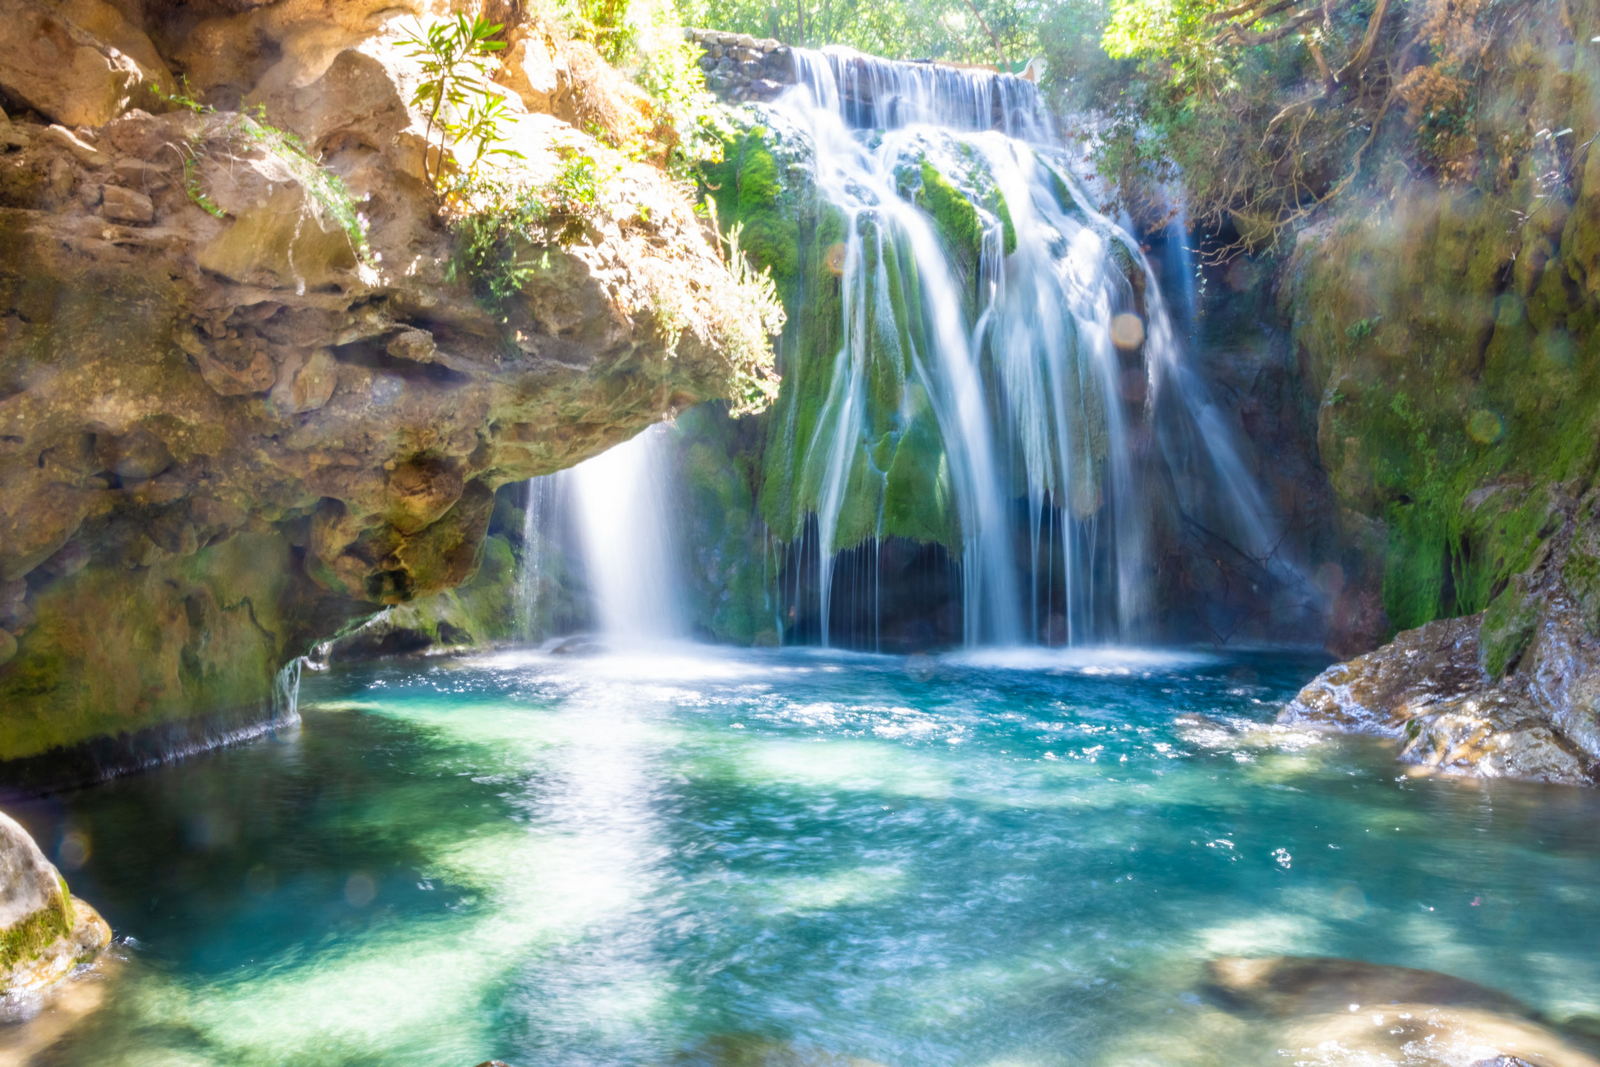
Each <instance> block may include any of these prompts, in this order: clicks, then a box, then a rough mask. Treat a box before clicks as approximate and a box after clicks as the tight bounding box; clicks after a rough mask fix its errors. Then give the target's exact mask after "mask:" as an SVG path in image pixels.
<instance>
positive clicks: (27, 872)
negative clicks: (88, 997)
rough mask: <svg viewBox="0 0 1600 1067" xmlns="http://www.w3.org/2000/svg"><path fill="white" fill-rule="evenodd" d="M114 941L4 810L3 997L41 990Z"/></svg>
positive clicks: (0, 855) (0, 896)
mask: <svg viewBox="0 0 1600 1067" xmlns="http://www.w3.org/2000/svg"><path fill="white" fill-rule="evenodd" d="M110 941H111V928H110V927H109V926H107V925H106V922H105V920H104V919H102V918H100V915H99V913H98V912H96V911H95V910H94V908H92V907H90V906H89V905H88V904H86V903H84V902H83V901H81V900H79V899H78V898H76V897H74V896H73V895H72V894H71V893H70V892H69V891H68V890H67V883H66V880H65V879H64V878H62V877H61V874H60V872H58V871H57V870H56V869H55V867H54V866H53V865H52V864H51V863H50V861H49V860H47V859H45V857H44V853H42V852H40V851H39V846H38V845H36V844H34V842H33V838H31V837H29V836H28V832H27V831H26V830H24V829H23V828H22V827H21V826H19V825H17V823H16V822H15V820H13V819H12V818H11V817H10V816H8V815H5V814H3V813H0V998H14V997H17V996H19V995H23V994H30V993H37V992H39V991H40V990H42V989H44V988H45V987H47V986H49V985H51V984H52V983H54V982H57V981H60V980H61V979H62V978H64V977H66V976H67V975H68V974H70V973H71V972H72V970H73V969H74V968H75V967H77V966H78V965H79V964H81V963H86V962H88V961H89V960H92V959H94V957H95V956H96V955H98V954H99V952H100V950H101V949H103V948H105V946H106V945H107V944H109V943H110Z"/></svg>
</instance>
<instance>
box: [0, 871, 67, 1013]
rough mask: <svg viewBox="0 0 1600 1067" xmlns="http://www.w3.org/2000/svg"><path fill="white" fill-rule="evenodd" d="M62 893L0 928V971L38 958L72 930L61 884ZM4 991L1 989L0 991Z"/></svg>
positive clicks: (2, 971)
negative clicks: (47, 903) (45, 904)
mask: <svg viewBox="0 0 1600 1067" xmlns="http://www.w3.org/2000/svg"><path fill="white" fill-rule="evenodd" d="M62 894H63V895H62V896H61V897H60V898H59V899H56V900H53V901H51V903H50V904H49V905H48V906H46V907H43V908H40V909H39V910H38V911H36V912H33V913H32V914H31V915H27V916H25V917H23V918H22V919H20V920H18V921H17V922H15V923H12V924H11V926H9V927H8V928H6V929H5V930H3V931H0V974H3V973H5V972H7V971H10V970H11V969H12V968H13V967H16V966H17V965H18V964H22V963H27V962H28V961H29V960H35V959H38V958H39V956H40V955H41V954H42V953H43V952H44V950H45V949H47V948H49V947H50V946H51V945H52V944H54V943H55V942H56V941H57V940H58V939H60V938H63V937H66V936H67V935H68V934H70V933H72V910H71V905H70V904H69V903H68V900H70V899H71V898H70V897H68V896H67V895H66V883H65V882H63V883H62ZM0 991H3V990H0Z"/></svg>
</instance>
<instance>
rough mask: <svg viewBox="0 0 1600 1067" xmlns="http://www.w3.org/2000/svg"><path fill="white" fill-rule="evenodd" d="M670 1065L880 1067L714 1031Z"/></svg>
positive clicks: (767, 1039)
mask: <svg viewBox="0 0 1600 1067" xmlns="http://www.w3.org/2000/svg"><path fill="white" fill-rule="evenodd" d="M671 1062H672V1065H673V1067H883V1065H882V1064H879V1063H876V1062H874V1061H872V1060H863V1059H860V1058H858V1057H856V1056H842V1055H839V1054H838V1053H834V1052H827V1051H824V1050H822V1049H815V1048H807V1047H805V1046H802V1045H797V1044H793V1043H791V1042H788V1041H780V1040H777V1039H776V1038H770V1037H759V1036H757V1035H754V1034H718V1035H716V1036H714V1037H709V1038H707V1039H706V1040H705V1041H703V1042H701V1043H700V1044H698V1045H696V1046H695V1047H694V1048H692V1049H688V1050H686V1051H684V1052H680V1053H678V1055H676V1056H674V1057H673V1058H672V1061H671Z"/></svg>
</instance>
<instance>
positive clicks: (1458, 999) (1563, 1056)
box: [1205, 956, 1600, 1067]
mask: <svg viewBox="0 0 1600 1067" xmlns="http://www.w3.org/2000/svg"><path fill="white" fill-rule="evenodd" d="M1205 991H1206V992H1207V993H1208V994H1210V995H1211V997H1212V998H1213V999H1217V1000H1220V1001H1221V1002H1222V1003H1223V1004H1224V1005H1225V1006H1226V1007H1228V1008H1229V1009H1231V1010H1233V1011H1235V1012H1238V1013H1241V1014H1243V1015H1245V1016H1247V1017H1253V1018H1255V1019H1256V1020H1257V1022H1258V1025H1260V1026H1261V1028H1262V1030H1263V1033H1264V1035H1265V1038H1264V1040H1265V1042H1266V1043H1267V1045H1268V1047H1269V1048H1272V1049H1274V1050H1278V1052H1279V1055H1283V1054H1284V1053H1285V1052H1289V1053H1291V1054H1293V1053H1301V1054H1306V1055H1314V1056H1315V1062H1320V1063H1335V1062H1338V1063H1406V1064H1415V1065H1417V1067H1425V1065H1438V1067H1446V1065H1455V1064H1474V1065H1477V1067H1482V1065H1486V1064H1496V1063H1498V1064H1502V1065H1506V1067H1509V1065H1513V1064H1521V1063H1526V1064H1529V1065H1538V1067H1600V1059H1597V1058H1596V1057H1595V1056H1594V1055H1593V1053H1592V1052H1591V1051H1590V1050H1589V1049H1587V1048H1586V1047H1585V1046H1584V1044H1583V1043H1582V1042H1581V1041H1580V1040H1579V1039H1578V1038H1577V1037H1575V1036H1574V1035H1569V1034H1565V1033H1562V1032H1560V1031H1559V1030H1557V1029H1556V1028H1554V1027H1552V1026H1550V1025H1548V1024H1547V1023H1546V1022H1544V1021H1543V1020H1541V1019H1540V1018H1539V1017H1538V1016H1537V1014H1536V1013H1534V1012H1533V1011H1532V1010H1531V1009H1529V1008H1528V1007H1527V1006H1525V1005H1524V1004H1522V1003H1521V1002H1519V1001H1517V1000H1516V999H1515V998H1513V997H1510V996H1507V995H1506V994H1504V993H1501V992H1499V991H1497V990H1494V989H1488V988H1486V987H1484V986H1480V985H1477V984H1476V983H1473V982H1468V981H1466V980H1464V979H1460V978H1454V977H1452V976H1450V975H1447V974H1439V973H1438V972H1435V971H1424V970H1416V969H1413V968H1409V967H1389V966H1384V965H1382V964H1376V963H1367V962H1365V961H1362V960H1349V959H1336V958H1329V957H1299V956H1270V957H1260V958H1247V957H1224V958H1221V959H1215V960H1211V961H1210V962H1209V963H1208V964H1207V965H1206V985H1205Z"/></svg>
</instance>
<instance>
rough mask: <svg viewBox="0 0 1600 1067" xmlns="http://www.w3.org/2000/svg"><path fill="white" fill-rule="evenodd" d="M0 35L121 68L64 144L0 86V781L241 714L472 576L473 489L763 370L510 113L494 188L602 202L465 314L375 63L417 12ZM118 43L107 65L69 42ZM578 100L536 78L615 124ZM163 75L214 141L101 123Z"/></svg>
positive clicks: (676, 240) (386, 61)
mask: <svg viewBox="0 0 1600 1067" xmlns="http://www.w3.org/2000/svg"><path fill="white" fill-rule="evenodd" d="M11 2H12V3H13V4H17V3H20V4H22V6H23V7H24V8H26V9H27V12H28V13H29V17H35V16H37V17H40V18H43V17H46V15H49V16H50V17H54V18H58V19H69V18H70V19H71V20H72V25H71V27H70V29H71V32H70V33H69V34H67V36H66V37H64V38H63V40H68V41H71V42H76V43H77V45H81V46H82V47H89V48H91V50H94V49H100V50H101V51H104V50H110V51H115V52H116V54H118V55H129V56H133V57H134V58H135V59H138V58H139V57H140V56H141V55H143V56H145V57H146V58H148V59H150V62H149V63H147V64H145V66H147V67H148V68H149V70H147V71H145V73H142V74H140V75H139V78H138V79H132V80H130V79H129V78H125V79H123V80H122V81H118V82H117V83H116V84H118V85H119V86H122V90H127V91H126V92H123V95H122V96H118V97H117V98H116V99H115V100H114V101H113V102H111V103H108V104H107V105H106V106H105V108H104V109H103V110H102V111H99V112H94V113H92V114H91V113H88V112H83V111H80V110H77V109H75V107H74V106H72V105H73V104H75V103H76V102H78V101H80V99H81V97H82V93H81V91H79V90H76V89H74V90H70V91H63V92H62V93H60V94H56V95H51V94H52V92H53V88H52V86H53V84H54V83H53V81H52V80H51V79H52V78H56V77H57V75H59V74H61V72H60V71H54V72H47V71H35V70H34V69H33V68H31V67H26V68H24V67H12V66H9V65H7V64H5V63H0V67H5V68H6V71H5V79H6V80H5V81H4V86H3V87H4V89H5V91H6V92H7V93H8V94H10V95H11V96H12V97H13V98H18V99H22V100H24V101H26V102H27V104H28V106H29V107H31V108H32V109H33V112H31V113H29V114H27V115H14V116H13V119H16V120H17V121H7V120H5V119H0V709H3V710H0V760H16V759H18V758H23V757H33V756H37V755H39V754H41V753H46V752H50V751H52V750H55V749H59V748H60V747H61V746H66V745H72V744H75V743H78V742H81V741H84V740H85V739H90V738H103V737H106V736H108V735H124V736H126V737H133V736H135V735H137V734H138V733H139V732H140V731H144V730H147V729H149V728H151V727H154V726H158V725H162V724H170V723H173V722H177V721H184V720H187V719H188V718H190V717H191V716H193V715H195V714H196V713H197V712H200V711H206V712H215V711H226V710H236V709H247V710H250V711H255V710H259V708H260V707H261V705H262V702H263V699H264V698H265V697H266V695H267V694H268V693H269V692H270V690H271V683H272V678H273V673H274V671H275V670H276V669H277V667H278V666H280V665H281V664H282V663H283V662H284V661H286V660H287V659H289V658H291V657H293V656H295V655H297V654H300V653H301V652H304V651H306V650H307V648H308V647H309V645H310V643H311V642H312V641H313V640H314V639H315V638H317V637H325V636H327V635H329V634H331V633H333V632H334V631H335V630H337V629H338V628H339V626H340V625H341V624H342V623H344V622H345V621H347V620H349V619H351V618H353V617H357V616H359V615H361V614H364V613H370V612H371V611H374V610H376V609H377V608H378V607H380V606H382V605H390V604H404V603H408V602H410V601H411V600H413V599H414V598H417V597H421V596H426V595H428V594H432V593H436V592H439V591H442V590H446V589H449V588H451V587H453V586H456V585H458V584H460V583H461V582H463V581H464V580H466V579H467V578H468V577H469V576H470V575H471V574H473V573H474V571H475V570H476V568H477V567H478V565H479V562H480V559H481V546H482V544H483V540H484V536H485V533H486V531H487V528H488V523H489V518H490V514H491V511H492V508H493V500H494V491H495V490H496V489H497V488H498V487H499V486H501V485H503V484H505V483H507V482H511V481H515V480H520V479H523V478H526V477H529V476H531V475H534V474H540V473H546V472H549V471H553V470H556V469H559V468H561V467H564V466H568V465H570V464H572V463H574V462H577V461H579V460H581V459H583V458H585V457H587V456H589V455H592V454H594V453H596V452H598V451H600V450H602V449H604V448H606V447H608V446H609V445H611V444H614V443H616V442H618V441H621V440H623V439H625V438H627V437H628V436H631V435H632V434H633V433H635V432H637V431H638V430H639V429H641V428H643V427H644V426H645V425H647V424H649V423H650V422H652V421H655V420H657V419H659V418H661V417H663V416H664V415H667V414H670V413H672V412H675V411H677V410H679V409H681V408H683V407H685V406H687V405H690V404H693V403H696V402H699V401H701V400H705V399H710V398H715V397H719V396H726V395H728V394H729V392H730V390H731V389H732V388H734V384H735V382H736V381H737V380H748V373H749V371H750V370H751V368H752V366H756V365H758V364H759V363H760V362H761V360H762V359H763V358H765V357H764V356H763V355H761V354H762V353H765V354H770V350H769V348H768V346H767V339H766V338H765V336H763V332H762V327H761V324H760V323H759V322H758V321H756V320H755V319H754V318H752V316H751V315H749V314H747V313H746V311H745V307H746V298H745V294H744V292H743V291H742V290H741V289H740V287H739V285H738V284H737V283H736V282H735V281H734V280H733V279H732V277H731V276H730V275H729V273H728V272H727V270H726V269H725V268H724V266H723V264H722V260H721V256H720V253H719V251H718V250H717V249H716V247H715V246H714V244H713V242H712V241H711V240H710V239H709V237H708V235H707V232H706V229H705V224H704V222H703V221H702V220H701V219H699V218H697V217H696V216H695V215H694V213H693V212H692V210H691V205H690V203H689V200H688V197H687V195H686V194H685V192H684V191H683V190H682V189H681V188H680V187H679V186H678V185H677V184H675V183H674V182H672V181H671V180H669V179H668V178H667V177H666V175H665V174H664V173H663V172H662V171H661V170H659V169H658V168H656V167H655V166H653V165H650V164H648V163H640V162H633V161H630V160H628V159H627V158H625V157H623V156H622V155H621V154H620V153H618V152H615V151H613V150H611V149H609V148H607V147H606V146H605V145H603V144H601V143H600V142H598V141H596V140H595V139H594V138H593V137H591V136H590V135H589V134H587V133H584V132H582V131H580V130H579V129H577V128H576V127H574V126H573V125H572V124H571V123H569V122H567V121H563V119H562V118H561V117H559V116H558V115H555V114H550V113H545V112H541V111H538V110H530V109H529V107H528V106H527V102H532V103H534V104H538V103H540V98H538V96H537V94H534V93H531V92H530V93H529V94H526V97H525V96H519V95H518V94H517V93H516V92H515V91H514V90H512V89H507V90H506V94H507V101H508V108H509V109H510V115H511V117H510V119H509V120H508V121H509V126H508V130H507V132H508V137H509V141H508V145H509V146H510V147H513V148H515V149H516V150H517V151H518V152H520V153H521V154H522V157H523V158H522V159H520V160H517V161H515V163H514V167H515V171H514V173H510V172H508V173H507V174H505V175H504V176H503V178H504V180H508V181H515V182H518V183H523V184H526V185H528V186H530V187H535V188H537V187H539V186H540V185H541V183H544V182H548V181H551V180H553V178H554V176H556V175H557V174H558V173H560V171H561V168H562V167H564V166H566V165H567V163H568V161H570V160H571V159H572V158H575V157H576V156H581V157H582V158H588V159H593V160H595V161H596V163H595V165H596V167H597V168H599V169H601V170H603V171H604V172H605V173H607V174H608V175H609V174H610V173H611V169H612V168H614V169H615V175H614V177H608V178H607V180H605V181H604V182H603V184H602V187H601V188H600V190H599V193H598V195H597V198H596V202H595V204H594V206H593V209H592V210H588V211H585V212H584V213H583V215H582V216H581V217H580V218H574V219H571V220H568V222H567V224H565V225H564V226H563V227H562V228H561V230H560V232H559V233H555V232H552V234H551V235H550V237H549V240H548V241H547V242H545V243H542V244H536V245H533V246H530V247H528V248H527V249H525V250H524V251H525V254H526V256H527V258H528V260H529V261H530V262H533V263H536V264H537V265H538V269H536V270H531V271H527V272H525V273H524V275H523V277H522V280H521V284H520V286H519V287H518V288H517V290H516V291H515V292H514V293H513V294H512V295H511V297H510V298H509V299H507V300H501V301H500V302H499V303H497V304H496V303H491V302H488V301H485V300H484V299H482V291H481V288H480V289H478V290H476V291H475V289H474V279H473V278H472V277H471V276H470V272H463V271H460V270H458V269H456V268H453V267H452V257H453V255H454V253H455V251H456V247H457V245H456V238H455V236H454V235H453V234H452V232H451V230H450V227H449V226H448V225H447V223H446V220H445V219H444V218H442V217H441V213H442V212H443V211H445V210H446V209H444V208H442V207H441V200H440V198H439V196H438V195H437V194H436V193H435V192H434V191H433V189H432V188H431V187H430V186H429V185H428V184H427V183H426V182H425V181H424V179H423V176H422V175H423V169H422V162H423V159H424V156H425V154H426V153H427V151H428V147H427V144H426V139H425V137H424V128H425V122H424V120H423V117H422V116H420V115H418V114H417V113H416V112H414V111H413V110H412V109H411V107H410V106H409V103H408V102H409V100H410V98H411V93H412V90H413V89H414V87H415V84H416V82H417V79H418V77H419V72H418V67H417V63H418V61H417V60H416V59H415V58H414V57H410V56H408V55H407V52H408V49H407V47H406V46H405V45H404V43H403V41H402V39H401V35H402V31H404V30H405V29H408V28H414V27H415V25H416V23H415V22H414V21H412V19H413V17H422V18H426V17H431V15H433V14H436V12H432V11H431V5H428V4H423V3H413V4H406V5H401V6H398V7H397V6H394V5H382V4H376V3H337V4H335V3H320V2H310V0H307V2H300V0H294V2H290V0H281V2H277V3H265V4H246V5H239V4H197V5H186V6H185V10H184V11H183V12H181V13H175V12H174V11H167V10H155V9H154V8H153V9H152V10H153V11H155V13H154V14H152V16H151V20H152V21H151V24H150V25H148V26H144V27H137V26H131V25H130V24H128V23H127V22H126V20H122V21H115V20H110V19H109V18H107V19H105V20H101V21H96V20H95V19H91V18H89V17H88V16H87V15H80V14H79V12H81V11H89V10H90V9H91V8H92V7H93V4H92V3H91V2H90V0H84V2H83V3H81V4H77V5H72V4H69V5H65V6H64V7H63V6H60V5H47V4H42V3H40V4H34V3H32V2H31V0H11ZM440 10H441V11H442V5H440ZM40 12H44V13H45V14H40ZM102 14H103V13H102ZM119 19H121V16H119ZM97 27H98V28H97ZM127 31H137V32H138V33H139V34H140V40H141V41H142V42H143V43H140V44H138V47H134V46H133V45H126V46H125V44H119V43H116V41H114V40H112V39H110V38H106V37H102V36H97V34H101V33H113V32H114V34H116V35H124V34H125V32H127ZM63 32H65V31H63ZM507 32H508V34H509V35H510V36H512V37H513V39H514V40H515V41H517V42H518V44H519V46H520V50H519V54H522V55H526V54H527V52H528V49H529V47H531V45H530V44H528V42H533V43H535V44H537V45H538V47H539V48H542V49H545V50H546V51H549V50H551V49H555V50H556V51H560V49H561V47H562V43H561V42H560V41H558V40H557V39H556V38H554V37H553V36H551V34H550V33H549V32H548V31H546V30H544V29H542V28H540V27H537V26H535V25H533V24H524V23H518V24H516V25H513V26H511V27H510V28H509V29H508V31H507ZM118 39H119V40H120V38H118ZM85 41H87V42H89V43H88V44H83V42H85ZM151 42H154V44H151ZM146 46H148V47H146ZM158 46H159V47H160V48H161V49H162V52H160V53H158V52H157V51H156V48H157V47H158ZM96 54H100V52H97V53H96ZM152 57H153V58H152ZM158 62H159V63H160V64H162V65H161V66H160V67H159V68H158V67H157V63H158ZM579 66H582V65H581V64H579ZM601 66H602V67H603V65H601ZM169 67H170V70H169V69H168V68H169ZM141 69H142V68H141ZM583 69H584V70H586V71H588V74H587V75H582V73H581V72H575V71H576V68H573V67H571V66H570V65H569V66H564V67H563V68H562V71H564V73H562V75H561V76H562V78H563V79H564V80H563V82H562V89H563V93H562V94H558V95H561V97H562V99H563V100H564V101H565V104H564V105H563V106H565V107H567V108H568V111H569V112H570V113H572V114H574V115H575V114H576V111H574V110H573V109H574V108H576V106H577V105H576V104H574V103H573V101H574V100H581V99H584V98H585V96H586V94H587V95H588V96H589V97H592V98H594V99H596V100H598V101H599V102H598V103H594V104H593V107H594V108H595V109H597V110H602V111H606V113H608V114H616V115H625V114H632V115H634V116H636V117H638V121H640V122H644V121H646V120H647V119H649V115H648V108H647V104H648V102H647V101H645V102H643V103H641V101H640V99H639V98H638V97H637V96H634V95H629V94H628V93H627V92H624V91H623V89H621V88H619V85H620V79H618V78H617V77H616V76H615V74H614V73H611V72H609V71H602V70H599V69H597V68H593V67H584V68H583ZM170 71H178V72H180V73H185V74H187V75H188V76H189V77H190V79H191V81H192V83H193V85H194V87H195V91H196V92H200V93H205V94H208V95H207V98H208V99H211V100H216V101H219V102H221V104H229V103H230V102H231V101H238V102H239V103H238V105H230V106H243V105H245V104H248V109H247V110H245V111H232V110H216V111H206V110H204V109H202V110H200V111H198V112H196V111H192V110H186V109H177V110H171V111H168V112H167V113H164V114H152V113H150V112H149V111H146V110H141V109H140V107H139V106H134V105H142V106H143V107H145V108H151V109H155V108H159V107H161V106H163V105H161V104H160V102H159V101H158V99H157V98H156V97H155V96H153V95H149V94H145V95H143V96H140V95H138V93H137V89H138V87H139V86H142V85H144V84H146V83H155V84H160V85H168V84H170V81H169V80H164V79H170V76H171V73H170ZM47 75H48V77H47ZM585 76H586V77H588V78H589V79H590V80H589V81H587V82H586V81H584V80H583V78H584V77H585ZM507 80H508V81H512V82H515V81H516V79H511V78H508V79H507ZM135 82H137V85H136V84H135ZM129 86H133V88H132V89H130V88H129ZM122 90H119V92H121V91H122ZM633 92H634V93H636V92H637V91H636V90H634V91H633ZM58 96H59V98H60V99H59V100H58V98H57V97H58ZM62 101H65V102H62ZM591 102H592V101H591ZM219 106H220V105H219ZM641 108H643V109H645V110H641ZM24 119H26V120H29V121H23V120H24ZM619 121H620V120H619ZM652 121H653V120H652ZM280 131H289V132H292V133H293V134H294V135H295V136H296V137H297V138H298V139H299V141H300V142H302V143H303V144H304V145H305V146H306V149H307V151H308V152H309V154H310V157H311V159H310V160H309V164H308V159H307V158H306V157H305V156H301V155H297V154H296V153H295V152H294V151H292V150H290V148H289V147H288V146H289V142H287V141H286V140H285V139H284V137H283V136H282V134H281V132H280ZM435 151H436V148H435ZM446 165H448V161H447V163H446ZM329 176H336V177H337V179H338V180H339V182H341V183H342V184H343V186H344V187H345V188H346V189H347V190H348V199H346V198H345V197H344V196H343V194H342V193H341V192H340V190H339V189H338V187H337V185H335V184H330V182H329V180H328V178H329ZM752 354H756V355H755V359H754V363H752ZM757 373H760V371H759V367H758V368H757Z"/></svg>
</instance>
